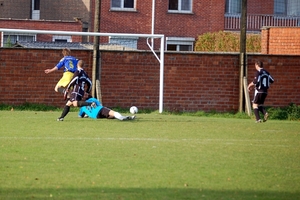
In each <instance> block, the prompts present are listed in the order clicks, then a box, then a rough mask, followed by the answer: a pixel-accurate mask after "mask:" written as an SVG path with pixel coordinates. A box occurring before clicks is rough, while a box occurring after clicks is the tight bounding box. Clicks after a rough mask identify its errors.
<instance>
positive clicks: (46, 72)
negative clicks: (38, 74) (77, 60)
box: [45, 66, 58, 74]
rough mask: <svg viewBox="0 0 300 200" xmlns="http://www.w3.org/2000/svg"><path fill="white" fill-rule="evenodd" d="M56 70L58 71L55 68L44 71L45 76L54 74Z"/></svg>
mask: <svg viewBox="0 0 300 200" xmlns="http://www.w3.org/2000/svg"><path fill="white" fill-rule="evenodd" d="M56 70H58V68H57V67H56V66H55V67H53V68H52V69H45V74H49V73H51V72H54V71H56Z"/></svg>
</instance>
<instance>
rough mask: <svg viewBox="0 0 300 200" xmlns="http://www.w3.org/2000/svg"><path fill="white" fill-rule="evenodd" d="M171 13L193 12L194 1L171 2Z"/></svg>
mask: <svg viewBox="0 0 300 200" xmlns="http://www.w3.org/2000/svg"><path fill="white" fill-rule="evenodd" d="M169 12H192V0H169Z"/></svg>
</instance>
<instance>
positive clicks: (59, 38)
mask: <svg viewBox="0 0 300 200" xmlns="http://www.w3.org/2000/svg"><path fill="white" fill-rule="evenodd" d="M63 41H66V43H67V42H72V36H71V35H53V36H52V42H63Z"/></svg>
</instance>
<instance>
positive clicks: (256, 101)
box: [252, 91, 261, 123]
mask: <svg viewBox="0 0 300 200" xmlns="http://www.w3.org/2000/svg"><path fill="white" fill-rule="evenodd" d="M259 98H260V93H257V91H255V94H254V99H253V104H252V108H253V112H254V115H255V118H256V123H260V122H261V119H260V116H259V109H258V105H259Z"/></svg>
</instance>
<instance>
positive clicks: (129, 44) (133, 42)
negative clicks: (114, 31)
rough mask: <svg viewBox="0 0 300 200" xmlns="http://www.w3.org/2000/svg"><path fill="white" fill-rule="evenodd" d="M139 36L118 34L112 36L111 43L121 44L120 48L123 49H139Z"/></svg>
mask: <svg viewBox="0 0 300 200" xmlns="http://www.w3.org/2000/svg"><path fill="white" fill-rule="evenodd" d="M138 39H139V38H138V37H130V36H128V37H118V36H110V37H109V43H110V44H115V45H119V48H122V49H126V48H127V49H137V41H138Z"/></svg>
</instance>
